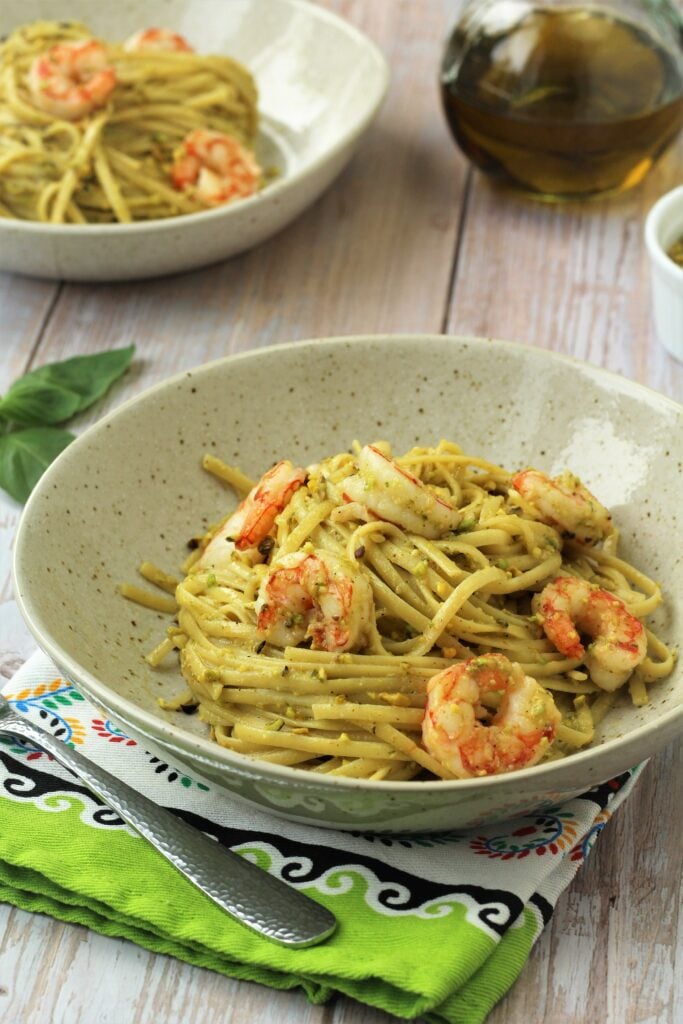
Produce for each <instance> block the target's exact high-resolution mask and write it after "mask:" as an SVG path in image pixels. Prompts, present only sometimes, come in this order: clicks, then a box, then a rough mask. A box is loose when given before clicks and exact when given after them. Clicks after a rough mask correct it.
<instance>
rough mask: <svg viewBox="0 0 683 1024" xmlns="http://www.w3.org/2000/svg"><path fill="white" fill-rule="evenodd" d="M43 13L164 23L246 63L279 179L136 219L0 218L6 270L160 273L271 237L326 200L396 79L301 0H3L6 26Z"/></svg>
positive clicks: (111, 277)
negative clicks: (203, 204)
mask: <svg viewBox="0 0 683 1024" xmlns="http://www.w3.org/2000/svg"><path fill="white" fill-rule="evenodd" d="M39 18H48V19H50V20H56V21H58V20H60V19H62V18H64V19H69V20H71V21H82V22H83V23H84V24H86V25H87V26H88V27H89V28H91V29H92V30H93V32H95V33H97V34H98V35H100V36H102V37H103V38H104V39H108V40H123V39H126V38H127V37H128V36H129V35H131V34H132V33H133V32H135V31H136V30H137V29H139V28H140V27H148V26H164V27H168V28H171V29H173V30H174V31H176V32H180V33H182V34H183V35H185V36H186V37H187V39H188V40H189V41H190V42H191V43H192V45H193V46H194V47H195V49H196V50H197V51H199V52H201V53H221V54H226V55H228V56H230V57H235V58H237V60H240V61H242V62H243V63H244V64H246V66H247V67H248V68H249V69H250V70H251V72H252V73H253V75H254V77H255V79H256V83H257V85H258V89H259V111H260V114H261V126H260V131H259V136H258V139H257V142H256V150H257V153H258V155H259V157H260V160H261V163H262V164H263V166H265V167H272V166H275V167H277V169H278V171H279V172H280V173H279V175H278V177H277V178H276V179H275V180H274V181H273V182H272V183H271V184H270V185H268V186H267V187H266V188H265V189H264V190H263V191H262V192H260V193H259V194H258V195H256V196H253V197H251V198H250V199H245V200H242V201H240V202H237V203H232V204H230V205H229V206H220V207H217V208H215V209H212V210H207V211H205V212H202V213H192V214H189V215H187V216H182V217H170V218H168V219H166V220H156V221H141V222H139V223H137V224H102V225H99V224H84V225H79V224H66V225H60V224H41V223H37V222H35V221H18V220H6V219H3V218H0V270H13V271H18V272H19V273H22V274H32V275H35V276H37V277H52V278H59V279H67V280H79V281H117V280H125V279H129V278H139V277H155V276H158V275H161V274H172V273H176V272H177V271H181V270H191V269H193V268H194V267H201V266H205V265H207V264H209V263H215V262H216V261H217V260H221V259H225V258H226V257H227V256H233V255H235V254H236V253H240V252H244V251H245V250H246V249H249V248H251V247H252V246H254V245H257V244H258V243H260V242H263V241H264V240H265V239H267V238H269V237H270V236H271V235H274V234H275V232H276V231H279V230H280V229H281V228H283V227H284V226H285V225H286V224H289V222H290V221H291V220H293V219H294V218H295V217H296V216H298V214H299V213H301V212H302V210H304V209H306V207H307V206H310V204H311V203H312V202H313V201H314V200H315V199H317V198H318V196H319V195H320V193H321V192H322V191H323V190H324V189H326V188H327V186H328V185H329V184H330V182H332V181H333V180H334V178H336V176H337V175H338V174H339V172H340V171H341V170H342V168H343V167H344V166H345V165H346V163H347V162H348V160H349V159H350V158H351V155H352V154H353V151H354V149H355V148H356V146H357V144H358V142H359V140H360V138H361V136H362V134H363V132H364V131H365V129H366V128H367V127H368V125H369V124H370V122H371V121H372V119H373V117H374V116H375V114H376V113H377V111H378V110H379V107H380V104H381V102H382V99H383V97H384V94H385V91H386V88H387V83H388V78H389V74H388V69H387V64H386V61H385V60H384V57H383V56H382V54H381V53H380V52H379V50H378V49H377V47H376V46H375V45H374V43H372V42H370V40H369V39H367V38H366V37H365V36H364V35H363V34H362V33H361V32H359V31H358V30H357V29H355V28H354V27H353V26H352V25H349V24H348V23H347V22H345V21H343V20H342V19H341V18H338V17H336V15H334V14H332V13H330V12H329V11H326V10H324V9H323V8H321V7H319V6H317V5H316V4H312V3H305V2H304V0H229V2H228V0H144V2H141V0H117V2H115V3H104V2H102V3H93V2H92V0H2V3H0V35H2V34H5V33H7V32H10V31H12V29H14V28H16V27H17V26H19V25H22V24H26V23H27V22H31V21H35V20H37V19H39Z"/></svg>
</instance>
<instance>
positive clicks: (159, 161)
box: [0, 21, 258, 224]
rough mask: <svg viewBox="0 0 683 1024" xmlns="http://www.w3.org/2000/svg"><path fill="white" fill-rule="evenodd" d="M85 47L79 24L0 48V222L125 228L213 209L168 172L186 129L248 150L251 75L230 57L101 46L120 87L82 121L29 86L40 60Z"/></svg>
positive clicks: (15, 37) (38, 25)
mask: <svg viewBox="0 0 683 1024" xmlns="http://www.w3.org/2000/svg"><path fill="white" fill-rule="evenodd" d="M90 38H91V33H90V32H89V31H88V29H87V28H86V27H85V26H83V25H80V24H77V23H75V22H59V23H57V22H49V21H40V22H34V23H32V24H30V25H26V26H23V27H22V28H19V29H17V30H16V31H15V32H13V33H12V34H11V35H9V36H8V37H7V39H5V40H4V42H2V44H0V216H2V217H9V218H17V219H24V220H37V221H45V222H49V223H53V224H61V223H71V224H82V223H108V222H120V223H129V222H131V221H137V220H150V219H155V218H160V217H172V216H176V215H179V214H186V213H195V212H197V211H199V210H204V209H206V203H204V202H202V201H201V198H200V197H199V196H198V195H197V194H196V192H193V191H192V190H191V189H183V190H180V189H178V188H174V187H173V182H172V180H171V178H170V177H169V171H170V168H171V166H172V164H173V161H174V156H176V157H177V152H178V147H179V146H180V145H181V143H182V142H183V139H185V138H186V137H187V136H188V134H189V133H191V132H197V131H202V132H205V131H207V132H217V133H221V134H223V135H228V136H230V137H231V138H233V139H235V140H236V141H237V142H238V143H240V144H241V145H243V146H245V147H247V148H250V147H252V145H253V142H254V138H255V135H256V128H257V120H258V115H257V109H256V102H257V92H256V86H255V84H254V81H253V79H252V76H251V75H250V73H249V71H248V70H247V69H246V68H245V67H243V66H242V65H241V64H239V63H238V62H237V61H234V60H231V59H230V58H229V57H223V56H206V55H200V54H197V53H194V52H189V51H163V50H153V49H149V50H139V51H134V52H128V51H127V50H126V49H124V47H123V46H122V45H118V44H106V43H105V44H99V43H98V45H101V46H103V47H104V49H105V50H106V59H107V61H108V66H110V67H111V69H113V72H114V73H115V79H116V85H115V87H114V88H113V91H112V92H111V95H110V96H108V97H107V98H106V101H103V104H102V105H99V106H95V107H94V108H93V109H92V110H91V111H89V112H88V113H87V114H85V115H84V116H81V117H78V118H77V119H75V120H74V119H69V118H68V117H66V116H59V115H58V114H55V113H51V112H49V111H47V110H45V109H41V107H40V105H38V104H37V103H36V102H35V98H34V96H33V95H32V93H31V88H30V75H31V68H32V66H33V64H34V62H35V61H36V59H37V58H38V57H39V56H40V55H42V54H45V53H47V52H49V51H50V49H51V48H52V47H54V46H55V45H61V44H67V46H70V45H71V44H74V43H77V42H78V41H82V40H87V39H90Z"/></svg>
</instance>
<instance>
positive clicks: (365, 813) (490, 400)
mask: <svg viewBox="0 0 683 1024" xmlns="http://www.w3.org/2000/svg"><path fill="white" fill-rule="evenodd" d="M387 365H391V366H392V382H393V383H392V387H391V388H390V389H389V388H386V387H385V378H386V367H387ZM359 366H362V368H363V372H362V373H359V372H358V368H359ZM493 366H495V374H493V373H492V367H493ZM530 382H533V387H530ZM682 428H683V410H682V409H681V407H680V406H678V405H676V404H675V403H673V402H671V401H670V400H669V399H666V398H664V397H662V396H660V395H658V394H656V393H654V392H651V391H648V390H646V389H645V388H642V387H639V386H638V385H635V384H632V383H630V382H629V381H626V380H624V379H623V378H621V377H616V376H612V375H610V374H608V373H606V372H604V371H602V370H598V369H595V368H593V367H590V366H587V365H584V364H581V363H578V362H575V361H573V360H569V359H566V358H562V357H559V356H556V355H553V354H550V353H547V352H543V351H541V350H537V349H533V348H527V347H523V346H519V345H511V344H508V343H505V342H497V341H490V340H481V339H479V340H477V339H460V338H446V337H443V336H432V337H422V336H393V337H391V336H390V337H368V338H355V339H327V340H317V341H309V342H301V343H297V344H292V345H283V346H279V347H276V348H271V349H263V350H260V351H255V352H251V353H248V354H243V355H238V356H233V357H230V358H228V359H224V360H221V361H219V362H216V363H213V364H209V365H206V366H203V367H199V368H198V369H197V370H195V371H193V372H192V373H190V374H184V375H182V376H180V377H175V378H172V379H170V380H168V381H166V382H165V383H163V384H161V385H159V386H157V387H155V388H153V389H152V390H150V391H148V392H146V393H144V394H143V395H141V396H140V397H138V398H135V399H133V400H132V401H130V402H128V403H126V404H125V405H123V406H121V408H120V409H118V410H117V411H115V412H114V413H112V414H111V415H110V416H108V417H107V418H105V419H104V420H102V421H101V422H100V423H98V424H97V425H95V426H94V427H92V428H90V430H88V431H87V432H86V433H85V434H84V435H83V436H82V437H80V438H79V439H78V440H77V441H76V442H74V444H73V445H72V446H71V447H69V448H68V449H67V450H66V451H65V452H64V453H63V454H62V455H61V456H60V458H59V459H58V460H57V462H56V463H54V465H53V466H52V467H51V468H50V469H49V470H48V471H47V473H46V474H45V476H44V477H43V479H42V480H41V482H40V484H39V486H38V488H37V489H36V490H35V492H34V494H33V495H32V497H31V499H30V500H29V503H28V505H27V507H26V510H25V512H24V515H23V518H22V521H21V525H20V528H19V533H18V536H17V543H16V554H15V585H16V592H17V600H18V601H19V604H20V607H21V609H22V612H23V614H24V616H25V617H26V619H27V622H28V624H29V626H30V628H31V630H32V631H33V633H34V635H35V637H36V639H37V641H38V643H39V644H40V646H41V647H42V648H43V649H44V650H46V651H47V652H48V653H49V654H50V655H51V656H52V657H53V658H54V660H55V661H56V662H57V664H58V665H59V666H60V667H61V669H62V670H63V671H64V673H65V674H66V675H68V676H70V677H71V678H72V679H73V680H74V681H75V683H76V684H77V685H78V686H79V687H80V688H81V689H82V690H83V691H84V692H85V693H87V694H88V695H89V696H90V698H91V699H92V700H93V701H94V702H95V703H96V704H98V705H99V706H100V707H102V708H103V709H105V710H106V711H107V712H108V713H109V714H110V715H111V716H112V717H114V718H115V719H118V720H119V721H120V722H122V723H123V724H124V725H126V726H128V727H129V728H131V729H132V730H134V731H135V732H137V733H140V734H142V735H144V736H146V737H148V738H151V739H153V740H155V741H156V742H158V743H160V744H161V745H162V746H163V747H165V748H166V749H167V750H168V751H169V757H170V756H173V757H174V758H177V759H180V760H181V761H182V762H184V763H186V764H187V765H189V766H191V767H194V768H195V769H196V770H198V771H201V772H203V773H204V774H206V775H208V776H210V777H212V778H213V779H214V780H216V781H218V782H220V783H221V784H222V785H224V786H225V787H226V788H227V789H229V790H231V791H232V792H233V793H235V794H237V795H238V796H241V797H243V798H245V799H247V800H249V801H251V802H254V803H257V804H260V805H262V806H264V807H266V808H268V809H269V810H271V811H273V812H275V813H277V814H281V815H284V816H286V817H291V818H296V819H297V820H302V821H307V822H310V823H313V824H316V823H317V824H321V825H327V826H332V827H339V828H349V829H351V828H352V829H361V830H387V831H425V830H440V829H450V828H466V827H470V826H472V825H473V824H475V823H482V822H486V821H496V820H501V819H504V818H507V817H511V816H513V815H516V814H519V813H529V812H532V811H535V810H538V809H541V808H548V807H549V806H552V805H553V804H555V803H557V802H558V801H560V800H564V799H567V798H569V797H571V796H574V795H576V794H578V793H580V792H583V791H585V790H586V789H588V788H589V787H590V786H592V785H594V784H596V783H599V782H602V781H605V780H607V779H609V778H611V777H612V776H614V775H615V774H617V773H618V772H620V771H622V770H624V769H626V768H628V767H630V766H632V765H633V764H635V763H637V762H639V761H641V760H642V759H644V758H645V757H647V756H649V755H650V754H652V753H654V752H655V751H656V750H658V749H659V748H660V747H662V746H663V745H664V744H665V743H667V742H669V741H670V740H672V739H673V738H674V737H675V736H677V735H678V734H680V732H681V731H683V673H682V672H681V669H680V667H677V668H676V669H675V670H674V672H673V674H672V675H671V676H670V677H669V678H667V679H665V680H663V681H661V682H659V683H657V684H656V685H654V686H653V687H652V688H651V690H650V693H651V703H650V704H648V705H647V706H645V707H635V706H633V705H632V704H631V703H630V702H628V700H624V701H623V702H619V703H618V705H617V706H616V707H615V708H613V709H612V711H611V712H610V714H609V715H608V716H607V718H605V720H604V721H603V723H602V726H601V728H600V732H599V735H598V737H597V739H596V741H595V743H594V744H593V745H592V746H591V747H590V748H588V749H586V750H583V751H580V752H579V753H577V754H575V755H573V756H571V757H568V758H566V759H564V760H559V761H554V762H551V763H547V764H541V765H537V766H535V767H533V768H528V769H524V770H522V771H518V772H514V773H511V774H509V775H500V776H494V777H490V778H485V779H472V780H464V781H454V782H443V781H439V782H436V781H435V782H393V783H380V782H367V781H363V780H354V779H343V778H332V777H330V776H322V775H319V774H316V773H310V772H305V771H302V770H298V769H296V768H289V767H282V766H277V765H269V764H265V763H263V762H261V763H259V762H255V761H250V760H248V759H246V758H244V757H243V756H241V755H239V754H237V753H235V752H233V751H230V750H226V749H223V748H221V747H219V746H218V745H217V744H214V743H212V742H211V741H210V740H209V739H208V737H207V735H206V727H205V726H203V725H202V724H201V723H199V722H197V721H196V719H195V718H188V717H187V716H185V715H182V714H178V713H177V712H175V713H174V712H164V711H162V710H161V708H160V707H159V705H158V702H157V698H158V697H160V696H165V697H167V698H168V697H171V696H172V695H175V694H177V693H178V692H180V689H181V687H182V685H183V684H182V682H181V678H180V674H179V671H178V668H177V666H176V665H175V664H173V663H172V662H171V661H170V660H169V661H168V663H167V662H164V664H163V667H162V668H161V669H160V670H153V669H151V668H150V666H149V665H148V664H147V663H146V662H145V660H144V654H145V653H146V652H147V651H148V650H149V649H150V648H151V647H152V646H154V644H155V643H156V641H157V640H158V639H159V638H160V637H161V635H162V634H163V631H164V628H165V625H166V620H165V619H164V617H163V616H160V615H158V614H157V613H155V612H153V611H149V610H146V609H144V608H139V607H137V606H135V605H131V604H130V603H128V602H125V601H124V600H122V598H121V597H120V595H119V594H118V593H117V584H118V583H120V582H121V581H123V580H130V579H132V578H133V576H134V573H135V569H136V567H137V565H138V564H139V563H140V562H141V561H143V560H144V559H150V560H151V561H153V562H156V563H157V564H158V565H161V566H163V567H164V568H167V569H168V570H169V571H173V570H175V568H176V566H178V565H179V563H180V562H181V561H182V559H183V557H184V554H185V550H186V549H185V541H186V540H187V538H188V537H191V536H193V535H195V534H196V532H197V530H198V528H200V527H201V526H205V525H206V524H208V523H210V522H215V521H217V520H218V519H219V518H221V517H222V516H223V515H225V513H226V512H227V511H228V510H229V508H230V505H229V504H228V502H231V503H232V501H233V499H232V498H228V496H227V495H228V492H226V489H225V487H224V486H223V485H222V484H221V483H220V482H218V481H217V480H216V479H214V478H213V477H211V476H209V475H208V474H206V473H205V472H204V471H203V470H202V469H201V467H200V460H201V456H202V454H203V453H204V452H205V451H207V450H209V451H212V452H215V453H217V454H219V455H220V456H221V457H222V458H224V459H225V460H226V461H229V462H234V463H237V464H239V465H240V466H241V468H243V469H244V470H245V472H247V473H250V474H252V475H254V476H257V475H259V474H260V473H261V472H262V471H263V469H264V467H266V466H268V465H270V464H272V462H273V461H275V460H276V459H278V458H281V457H289V458H291V459H292V460H294V461H295V462H297V463H299V464H302V465H307V464H308V463H310V462H312V461H316V460H317V459H319V458H320V457H321V456H323V455H325V454H329V453H331V452H335V451H341V450H343V449H345V448H347V447H348V445H349V444H350V442H351V441H352V439H353V438H359V439H361V440H363V441H367V440H373V439H376V438H377V437H378V436H384V437H386V438H388V439H390V440H391V441H392V442H393V443H394V445H395V448H396V450H401V449H405V448H408V447H410V446H411V445H413V444H416V443H419V444H432V443H435V442H436V441H437V440H438V439H439V438H440V437H448V438H451V439H453V440H456V441H457V442H458V443H459V444H461V445H462V446H463V447H464V449H465V450H466V451H468V452H471V453H479V454H481V455H483V456H484V457H486V458H489V459H491V460H493V461H496V462H498V463H499V464H501V465H504V466H508V467H510V468H513V467H517V466H523V465H528V464H530V463H533V464H535V465H537V466H538V467H539V468H541V469H546V470H548V471H550V472H553V473H555V472H558V471H560V470H561V469H562V468H564V467H565V466H570V467H571V468H572V469H573V470H574V471H575V472H577V473H578V474H579V475H580V476H581V477H582V478H583V479H584V481H585V483H586V484H587V486H589V487H590V488H591V489H592V490H593V491H594V492H595V493H596V494H597V495H598V496H599V497H600V498H601V499H602V500H603V501H604V502H605V503H606V504H607V505H608V506H610V507H611V509H612V511H613V512H614V515H615V518H616V521H617V523H618V525H619V526H620V528H621V530H622V541H623V552H624V557H626V558H629V559H630V560H631V561H633V562H634V563H635V564H636V565H637V566H638V567H640V568H641V569H643V570H644V571H646V572H648V573H649V575H651V576H652V577H654V578H655V579H657V580H659V581H661V584H662V588H663V590H664V593H665V597H666V601H665V604H664V605H663V606H662V607H661V608H660V609H659V610H658V612H657V613H656V616H655V617H654V625H655V627H656V629H657V631H658V632H659V634H660V635H661V636H662V637H663V639H664V640H665V641H666V642H668V643H670V644H671V643H673V644H679V645H680V641H681V637H682V634H683V623H682V620H681V614H680V609H679V608H678V607H677V606H676V601H677V598H678V595H679V594H680V593H681V592H683V556H682V555H681V553H680V552H678V551H677V550H676V548H675V545H674V544H672V537H673V536H675V535H676V534H677V532H680V524H679V523H678V522H677V516H678V515H679V510H680V508H681V506H682V505H683V500H682V499H683V429H682ZM132 437H133V438H134V437H144V438H145V443H144V445H141V446H138V447H136V446H134V445H131V440H130V439H131V438H132ZM57 539H58V543H56V541H57Z"/></svg>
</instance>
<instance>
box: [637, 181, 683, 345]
mask: <svg viewBox="0 0 683 1024" xmlns="http://www.w3.org/2000/svg"><path fill="white" fill-rule="evenodd" d="M680 238H683V185H679V186H678V188H675V189H673V190H672V191H671V192H667V193H666V195H663V196H662V197H661V199H659V200H658V201H657V202H656V203H655V205H654V206H653V207H652V209H651V210H650V212H649V214H648V215H647V218H646V220H645V244H646V245H647V251H648V255H649V257H650V281H651V286H652V313H653V317H654V323H655V330H656V332H657V337H658V338H659V340H660V342H661V343H662V345H663V346H664V348H665V349H666V350H667V352H670V353H671V355H672V356H674V358H676V359H679V360H681V361H682V362H683V267H679V266H678V264H676V263H674V261H673V260H672V259H671V257H670V256H669V255H668V253H667V250H668V249H670V248H671V246H672V245H673V244H674V242H677V241H678V240H679V239H680Z"/></svg>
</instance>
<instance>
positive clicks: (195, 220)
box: [0, 0, 391, 239]
mask: <svg viewBox="0 0 683 1024" xmlns="http://www.w3.org/2000/svg"><path fill="white" fill-rule="evenodd" d="M269 2H270V3H274V2H275V3H279V4H280V5H282V6H283V7H292V8H295V9H297V10H300V11H305V12H306V14H307V16H310V17H312V18H313V20H315V19H316V18H317V19H319V20H320V21H327V22H329V23H330V24H332V25H334V26H335V28H336V29H338V30H339V31H340V32H342V33H343V34H346V35H347V36H348V37H349V38H351V39H353V40H354V41H355V43H356V44H357V45H358V46H359V47H360V48H361V49H364V50H366V51H367V53H368V54H370V55H371V56H372V57H373V59H374V61H375V63H376V65H377V71H378V72H379V79H378V87H377V88H376V90H375V91H372V90H368V91H367V92H365V91H364V93H363V95H364V96H365V98H366V105H365V107H364V109H363V111H362V113H361V115H360V116H357V117H356V118H355V119H354V121H353V123H352V124H351V125H349V126H347V128H346V129H345V131H344V132H342V134H341V135H340V136H339V138H337V139H336V140H335V142H334V143H333V144H332V145H331V146H329V147H328V148H327V149H325V150H324V152H322V153H319V154H318V156H316V157H315V158H314V159H313V160H311V161H309V162H308V163H304V164H303V165H302V166H301V167H298V168H296V169H295V170H294V171H293V172H292V174H286V175H283V176H282V177H281V178H278V179H276V180H275V181H274V182H273V183H272V184H270V185H266V186H265V188H263V189H262V191H260V192H257V193H256V194H255V195H252V196H247V197H246V198H244V199H241V200H240V201H239V202H233V203H225V204H223V205H222V206H218V207H215V208H213V209H208V210H198V211H196V212H195V213H183V214H176V215H175V216H173V217H163V218H158V219H156V220H139V221H134V222H133V223H131V224H121V223H118V222H116V223H112V224H50V223H48V222H44V221H35V220H22V219H19V218H16V219H5V218H0V233H1V232H2V231H10V232H12V231H17V232H23V233H25V234H32V233H36V234H41V233H42V232H43V231H46V230H47V231H48V233H49V235H51V236H54V237H58V236H60V235H65V236H66V237H68V238H73V239H78V238H88V237H92V236H93V235H96V234H98V233H99V232H101V231H103V232H105V234H106V235H107V236H110V237H115V236H117V235H118V236H126V235H135V234H141V233H144V232H153V233H156V232H160V231H164V230H165V231H169V230H172V229H177V228H178V226H179V225H181V224H187V225H188V226H191V225H193V224H200V225H201V224H203V223H211V222H212V221H215V220H219V219H221V218H224V217H226V216H228V215H230V214H233V213H234V212H235V211H236V210H247V211H248V210H250V209H252V207H258V206H259V205H261V204H263V203H264V202H266V201H268V202H270V201H271V200H276V199H278V197H279V196H280V194H281V193H282V192H283V191H289V189H290V187H292V186H295V185H298V184H299V183H300V182H301V181H302V180H305V179H306V178H308V177H309V175H312V174H314V173H315V172H316V171H317V170H318V169H319V168H320V167H322V166H324V165H325V164H327V163H328V162H329V161H330V160H333V159H334V157H335V156H336V155H337V154H338V153H340V152H341V151H342V150H343V149H344V148H345V147H346V146H348V145H349V144H350V143H351V142H353V140H354V139H356V138H358V136H359V135H362V133H363V132H364V131H365V129H366V128H367V127H368V125H369V124H370V122H371V121H372V120H373V118H374V117H375V115H376V114H377V112H378V111H379V109H380V107H381V105H382V103H383V102H384V99H385V98H386V94H387V91H388V88H389V82H390V78H391V75H390V71H389V63H388V61H387V59H386V57H385V56H384V54H383V53H382V51H381V50H380V48H379V46H378V45H377V44H376V43H375V42H374V41H373V40H372V39H370V37H369V36H366V35H365V33H363V32H361V30H360V29H359V28H357V27H356V26H355V25H352V24H351V23H350V22H348V21H346V19H345V18H342V17H341V16H340V15H338V14H335V13H334V12H333V11H329V10H327V9H326V8H324V7H318V6H317V5H316V4H312V3H310V2H309V0H269Z"/></svg>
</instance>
